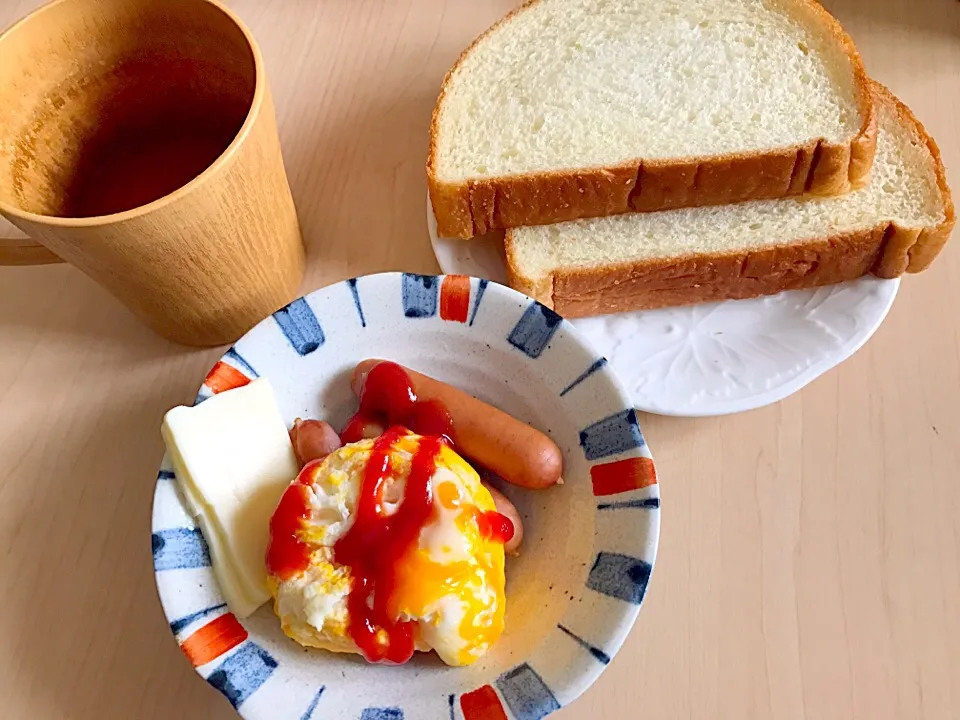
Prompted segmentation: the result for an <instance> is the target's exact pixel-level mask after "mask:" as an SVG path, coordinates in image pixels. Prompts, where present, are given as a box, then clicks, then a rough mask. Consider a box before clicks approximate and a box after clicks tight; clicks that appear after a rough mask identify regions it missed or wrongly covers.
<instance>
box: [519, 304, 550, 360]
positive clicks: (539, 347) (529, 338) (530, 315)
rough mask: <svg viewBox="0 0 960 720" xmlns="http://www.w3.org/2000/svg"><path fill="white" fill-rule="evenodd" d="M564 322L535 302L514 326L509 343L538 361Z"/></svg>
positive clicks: (548, 309)
mask: <svg viewBox="0 0 960 720" xmlns="http://www.w3.org/2000/svg"><path fill="white" fill-rule="evenodd" d="M562 320H563V318H562V317H560V316H559V315H557V314H556V313H555V312H554V311H553V310H551V309H550V308H548V307H544V306H543V305H541V304H540V303H538V302H536V301H534V302H532V303H530V305H529V306H527V309H526V310H524V311H523V315H521V316H520V319H519V320H518V321H517V324H516V325H514V326H513V330H511V331H510V334H509V335H508V336H507V342H509V343H510V344H511V345H513V346H514V347H515V348H517V350H520V351H521V352H522V353H524V354H525V355H526V356H527V357H529V358H531V359H536V358H538V357H540V355H541V353H543V351H544V349H545V348H546V347H547V344H548V343H549V342H550V339H551V338H552V337H553V334H554V333H555V332H556V331H557V328H558V327H559V326H560V323H561V321H562Z"/></svg>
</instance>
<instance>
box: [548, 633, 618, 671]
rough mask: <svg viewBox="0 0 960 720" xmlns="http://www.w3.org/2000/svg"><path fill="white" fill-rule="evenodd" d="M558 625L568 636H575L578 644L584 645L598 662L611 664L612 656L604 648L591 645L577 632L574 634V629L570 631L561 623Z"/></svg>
mask: <svg viewBox="0 0 960 720" xmlns="http://www.w3.org/2000/svg"><path fill="white" fill-rule="evenodd" d="M557 627H558V628H560V630H562V631H563V632H564V633H566V634H567V635H568V636H570V637H571V638H573V639H574V640H575V641H576V643H577V645H579V646H580V647H582V648H583V649H584V650H586V651H587V652H588V653H590V654H591V655H593V657H594V658H595V659H596V660H597V662H599V663H600V664H602V665H609V664H610V656H609V655H607V654H606V653H605V652H604V651H603V650H601V649H600V648H598V647H594V646H593V645H591V644H590V643H588V642H587V641H586V640H584V639H583V638H581V637H580V636H579V635H576V634H574V633H573V632H572V631H570V630H569V629H568V628H565V627H564V626H563V625H560V624H559V623H558V624H557Z"/></svg>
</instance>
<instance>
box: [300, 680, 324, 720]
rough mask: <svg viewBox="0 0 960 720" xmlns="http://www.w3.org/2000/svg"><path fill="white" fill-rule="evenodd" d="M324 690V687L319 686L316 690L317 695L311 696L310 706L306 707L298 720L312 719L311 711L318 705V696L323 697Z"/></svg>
mask: <svg viewBox="0 0 960 720" xmlns="http://www.w3.org/2000/svg"><path fill="white" fill-rule="evenodd" d="M326 689H327V687H326V685H321V686H320V689H319V690H317V694H316V695H314V696H313V700H311V701H310V704H309V705H308V706H307V709H306V711H305V712H304V713H303V715H301V716H300V720H311V718H312V717H313V711H314V710H316V709H317V705H318V704H319V703H320V696H321V695H323V691H324V690H326Z"/></svg>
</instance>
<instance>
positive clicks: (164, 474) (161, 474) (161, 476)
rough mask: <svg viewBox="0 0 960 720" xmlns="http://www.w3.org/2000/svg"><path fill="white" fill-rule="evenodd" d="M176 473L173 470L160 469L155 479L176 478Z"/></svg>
mask: <svg viewBox="0 0 960 720" xmlns="http://www.w3.org/2000/svg"><path fill="white" fill-rule="evenodd" d="M176 479H177V475H176V473H174V472H173V470H161V471H160V472H158V473H157V480H176Z"/></svg>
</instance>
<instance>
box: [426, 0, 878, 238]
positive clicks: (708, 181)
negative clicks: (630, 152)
mask: <svg viewBox="0 0 960 720" xmlns="http://www.w3.org/2000/svg"><path fill="white" fill-rule="evenodd" d="M793 1H794V3H795V5H796V11H797V12H798V13H807V14H808V15H809V16H810V17H811V18H812V19H813V21H814V22H817V23H820V24H822V26H823V28H824V30H825V32H826V33H827V34H829V35H830V36H831V37H833V38H834V39H835V40H836V41H837V42H838V43H839V44H840V45H841V46H842V47H843V49H844V51H845V52H846V54H847V55H848V56H849V58H850V62H851V64H852V66H853V71H854V84H855V88H856V92H857V104H858V106H859V110H860V115H861V117H862V123H861V126H860V130H859V131H858V133H857V134H856V135H855V136H854V137H853V138H852V139H851V141H850V142H849V143H847V144H837V143H829V142H827V141H825V140H823V139H820V140H813V141H810V142H808V143H806V144H803V145H794V146H790V147H785V148H781V149H778V150H772V151H770V152H765V153H731V154H725V155H717V156H710V157H690V158H676V159H671V160H651V161H644V160H643V159H637V160H634V161H631V162H628V163H625V164H622V165H617V166H612V167H602V168H599V167H598V168H587V169H571V170H565V171H556V172H538V173H527V174H520V175H509V176H503V177H497V178H481V179H476V180H466V181H463V182H457V183H449V182H444V181H442V180H441V179H440V178H439V177H438V176H437V172H436V157H437V152H438V148H437V143H438V132H439V118H440V115H441V108H442V106H443V102H444V99H445V97H446V94H447V90H448V88H449V84H450V80H451V77H452V76H453V74H454V73H455V72H456V71H457V69H458V68H459V67H460V65H461V63H462V62H463V61H464V59H465V58H466V57H467V56H468V55H469V54H470V53H471V52H472V51H473V50H474V49H475V48H476V47H477V46H478V45H479V44H480V43H482V42H483V41H484V40H485V39H486V38H487V37H488V36H489V35H490V34H492V33H494V32H496V31H497V30H498V29H499V28H500V27H502V26H503V25H505V24H506V23H508V22H509V21H510V20H511V19H512V18H513V17H514V16H515V15H517V14H519V13H521V12H523V11H524V10H525V9H527V8H529V7H530V6H532V5H534V4H536V3H538V2H540V0H528V2H526V3H524V4H523V5H521V6H520V7H518V8H516V9H515V10H513V11H512V12H510V13H509V14H508V15H507V16H506V17H504V18H503V19H501V20H500V21H499V22H498V23H496V24H495V25H494V26H493V27H491V28H490V29H489V30H487V31H486V32H485V33H483V34H482V35H480V37H478V38H477V39H476V40H475V41H474V42H473V43H472V44H471V45H470V46H469V47H468V48H467V49H466V50H464V51H463V53H462V54H461V55H460V57H459V59H458V60H457V62H456V63H455V64H454V66H453V67H452V68H451V69H450V70H449V72H448V73H447V75H446V77H445V78H444V81H443V85H442V87H441V89H440V96H439V98H438V99H437V104H436V105H435V106H434V110H433V117H432V121H431V124H430V152H429V156H428V159H427V184H428V189H429V193H430V200H431V202H432V204H433V212H434V216H435V217H436V220H437V232H438V233H439V235H440V236H441V237H458V238H472V237H476V236H478V235H483V234H486V233H488V232H490V231H492V230H499V229H504V228H511V227H521V226H524V225H547V224H551V223H557V222H565V221H568V220H576V219H579V218H587V217H603V216H607V215H616V214H620V213H626V212H654V211H658V210H671V209H675V208H681V207H700V206H704V205H723V204H728V203H733V202H741V201H744V200H763V199H771V198H781V197H788V196H792V195H800V194H803V193H811V194H815V195H842V194H843V193H846V192H849V191H850V190H851V189H856V188H858V187H861V186H863V184H864V183H865V182H866V181H867V179H868V178H869V173H870V168H871V167H872V165H873V156H874V151H875V150H876V145H877V117H876V110H875V108H874V106H873V98H872V93H871V92H870V85H869V83H870V81H869V79H868V77H867V74H866V70H865V69H864V66H863V61H862V60H861V58H860V55H859V53H858V52H857V49H856V47H855V46H854V44H853V41H852V40H851V39H850V37H849V36H848V35H847V34H846V32H845V31H844V30H843V28H842V27H841V26H840V24H839V23H838V22H837V21H836V19H835V18H834V17H833V16H832V15H830V13H828V12H827V11H826V10H824V9H823V8H822V7H821V6H820V4H819V3H818V2H817V1H816V0H793Z"/></svg>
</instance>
